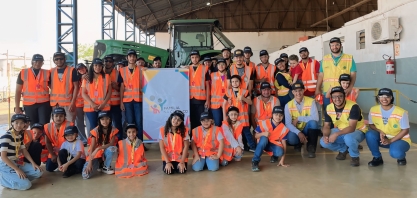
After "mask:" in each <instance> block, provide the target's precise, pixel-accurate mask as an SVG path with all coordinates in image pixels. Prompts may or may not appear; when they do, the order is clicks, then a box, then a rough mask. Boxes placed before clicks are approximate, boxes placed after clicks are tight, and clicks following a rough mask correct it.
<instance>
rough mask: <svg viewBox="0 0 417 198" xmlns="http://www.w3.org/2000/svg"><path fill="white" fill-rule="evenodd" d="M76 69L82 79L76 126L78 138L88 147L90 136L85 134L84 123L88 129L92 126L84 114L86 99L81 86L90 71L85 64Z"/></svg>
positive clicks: (77, 102)
mask: <svg viewBox="0 0 417 198" xmlns="http://www.w3.org/2000/svg"><path fill="white" fill-rule="evenodd" d="M75 69H76V70H77V72H78V77H79V79H80V82H79V86H80V89H79V91H78V95H77V100H76V103H75V107H76V116H75V126H77V128H78V132H79V133H78V137H80V140H81V141H82V142H83V144H84V146H87V139H88V135H87V133H85V127H86V126H85V124H84V122H85V123H86V125H87V129H89V128H90V125H89V122H88V119H87V116H85V112H84V98H83V94H82V92H83V89H82V88H81V85H82V81H83V76H88V74H87V72H88V69H87V66H85V65H84V64H83V63H78V64H77V65H76V66H75ZM86 74H87V75H86ZM87 79H88V78H87Z"/></svg>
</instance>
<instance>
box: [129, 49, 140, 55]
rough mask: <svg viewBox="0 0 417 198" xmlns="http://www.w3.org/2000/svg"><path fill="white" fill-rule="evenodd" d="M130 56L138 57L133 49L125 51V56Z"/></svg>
mask: <svg viewBox="0 0 417 198" xmlns="http://www.w3.org/2000/svg"><path fill="white" fill-rule="evenodd" d="M130 54H134V55H136V56H138V54H137V53H136V50H134V49H129V50H128V51H127V55H128V56H129V55H130Z"/></svg>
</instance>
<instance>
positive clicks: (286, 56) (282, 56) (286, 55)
mask: <svg viewBox="0 0 417 198" xmlns="http://www.w3.org/2000/svg"><path fill="white" fill-rule="evenodd" d="M279 57H280V58H288V54H286V53H282V54H280V55H279Z"/></svg>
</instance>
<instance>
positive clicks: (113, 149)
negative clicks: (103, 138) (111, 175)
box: [82, 146, 117, 179]
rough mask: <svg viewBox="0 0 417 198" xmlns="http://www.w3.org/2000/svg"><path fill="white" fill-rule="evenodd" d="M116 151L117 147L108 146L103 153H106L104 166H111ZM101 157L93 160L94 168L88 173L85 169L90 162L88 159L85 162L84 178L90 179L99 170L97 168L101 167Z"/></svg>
mask: <svg viewBox="0 0 417 198" xmlns="http://www.w3.org/2000/svg"><path fill="white" fill-rule="evenodd" d="M116 151H117V147H115V146H109V147H108V148H106V150H105V151H104V154H103V155H104V167H107V168H109V167H110V166H111V161H112V160H113V155H114V154H115V153H116ZM99 159H100V158H95V159H93V160H91V163H92V167H93V168H92V170H91V171H90V173H88V174H87V173H86V172H85V169H86V168H87V165H88V163H89V162H88V161H87V162H85V164H84V167H83V171H82V176H83V179H89V178H90V177H91V176H93V175H94V174H95V173H96V172H97V169H98V168H99V164H100V161H99Z"/></svg>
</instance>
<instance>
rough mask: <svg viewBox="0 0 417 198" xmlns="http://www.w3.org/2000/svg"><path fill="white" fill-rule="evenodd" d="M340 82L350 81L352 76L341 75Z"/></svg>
mask: <svg viewBox="0 0 417 198" xmlns="http://www.w3.org/2000/svg"><path fill="white" fill-rule="evenodd" d="M340 81H350V75H349V74H341V75H340V76H339V82H340Z"/></svg>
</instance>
